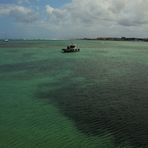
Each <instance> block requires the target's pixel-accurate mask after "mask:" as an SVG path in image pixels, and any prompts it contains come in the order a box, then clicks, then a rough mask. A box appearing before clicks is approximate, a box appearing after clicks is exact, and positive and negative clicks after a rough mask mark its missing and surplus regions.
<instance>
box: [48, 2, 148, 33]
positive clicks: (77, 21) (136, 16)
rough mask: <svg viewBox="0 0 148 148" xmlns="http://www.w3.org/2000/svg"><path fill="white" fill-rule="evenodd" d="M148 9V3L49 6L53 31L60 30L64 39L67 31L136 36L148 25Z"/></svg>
mask: <svg viewBox="0 0 148 148" xmlns="http://www.w3.org/2000/svg"><path fill="white" fill-rule="evenodd" d="M147 10H148V1H147V0H130V1H129V0H72V2H71V3H69V4H67V5H65V6H64V7H63V8H60V9H57V8H53V7H51V6H50V5H47V6H46V12H47V14H48V17H49V19H48V23H49V25H50V28H52V26H53V28H56V31H58V30H59V33H60V32H61V36H62V35H63V34H64V32H65V34H68V35H70V34H72V33H73V34H75V35H79V36H80V34H81V35H82V34H84V35H86V36H87V35H88V36H95V35H96V36H97V35H98V36H99V35H104V36H118V35H119V34H124V33H125V31H126V32H127V34H129V33H131V34H132V33H133V31H136V30H134V29H137V30H139V29H138V27H142V26H143V27H144V26H145V25H146V24H147V23H148V11H147ZM55 26H56V27H55ZM62 32H63V33H62ZM90 32H91V33H90ZM133 34H135V33H133Z"/></svg>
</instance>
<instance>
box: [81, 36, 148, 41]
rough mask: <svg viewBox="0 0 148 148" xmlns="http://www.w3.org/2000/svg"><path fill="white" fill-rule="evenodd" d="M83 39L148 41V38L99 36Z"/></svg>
mask: <svg viewBox="0 0 148 148" xmlns="http://www.w3.org/2000/svg"><path fill="white" fill-rule="evenodd" d="M82 40H103V41H144V42H148V38H127V37H121V38H118V37H97V38H83V39H82Z"/></svg>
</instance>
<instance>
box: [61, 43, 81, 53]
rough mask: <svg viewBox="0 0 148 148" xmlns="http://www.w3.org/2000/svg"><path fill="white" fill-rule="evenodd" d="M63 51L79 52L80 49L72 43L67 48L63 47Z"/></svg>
mask: <svg viewBox="0 0 148 148" xmlns="http://www.w3.org/2000/svg"><path fill="white" fill-rule="evenodd" d="M62 51H63V52H78V51H80V49H79V48H78V47H77V46H76V45H74V44H71V45H69V46H67V48H64V49H62Z"/></svg>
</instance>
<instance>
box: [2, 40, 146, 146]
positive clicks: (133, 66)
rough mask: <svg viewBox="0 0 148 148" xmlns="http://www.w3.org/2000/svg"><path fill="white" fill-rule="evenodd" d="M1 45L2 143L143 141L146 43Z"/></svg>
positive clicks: (123, 143)
mask: <svg viewBox="0 0 148 148" xmlns="http://www.w3.org/2000/svg"><path fill="white" fill-rule="evenodd" d="M74 42H75V43H77V44H78V45H79V47H80V49H81V51H80V52H77V53H67V54H64V53H62V52H61V50H60V49H62V48H64V47H65V46H66V45H67V44H69V43H70V41H9V42H7V43H4V42H1V43H0V82H1V83H0V147H2V148H3V147H4V148H20V147H22V148H26V147H29V148H33V147H36V148H40V147H42V148H44V147H45V148H47V147H53V148H61V147H64V148H75V147H82V148H83V147H84V148H86V147H88V148H98V147H99V148H116V147H121V148H122V147H123V148H125V147H126V148H127V147H129V148H139V147H140V148H146V147H148V100H147V98H148V91H147V90H148V43H145V42H114V41H84V40H76V41H74Z"/></svg>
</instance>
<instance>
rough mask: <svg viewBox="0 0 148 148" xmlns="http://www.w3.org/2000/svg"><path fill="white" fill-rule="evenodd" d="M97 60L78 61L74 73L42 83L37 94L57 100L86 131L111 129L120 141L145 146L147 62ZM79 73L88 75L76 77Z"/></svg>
mask: <svg viewBox="0 0 148 148" xmlns="http://www.w3.org/2000/svg"><path fill="white" fill-rule="evenodd" d="M113 60H114V59H113ZM95 62H96V61H81V62H80V63H81V64H79V63H77V64H76V63H75V65H76V66H74V65H72V66H73V67H72V69H73V74H72V75H69V77H65V78H62V79H60V80H59V81H58V82H56V83H48V84H47V83H46V85H44V84H43V85H40V86H39V89H38V92H37V97H38V98H42V99H43V98H45V99H48V100H49V101H50V103H53V104H55V105H56V106H57V107H58V108H59V109H60V110H61V112H63V114H64V115H66V116H67V117H68V118H69V119H71V120H72V121H73V122H74V123H75V125H76V127H77V128H78V129H79V130H80V131H81V132H83V133H85V134H87V135H105V133H108V132H109V133H110V134H111V135H113V136H114V138H115V141H114V142H115V144H117V145H118V144H122V143H124V142H128V143H130V144H131V145H132V147H133V148H139V147H141V148H145V147H146V146H147V145H148V140H147V139H148V99H147V98H148V91H147V90H148V83H147V82H148V77H147V75H148V71H147V70H146V68H147V66H146V65H141V64H140V63H136V64H137V65H133V63H132V61H128V62H124V61H122V62H119V61H117V62H115V61H112V60H111V61H105V62H104V61H101V60H100V61H98V63H96V64H95ZM103 62H104V63H103ZM102 64H104V65H103V67H101V65H102ZM88 65H89V67H88ZM119 66H120V67H119ZM116 69H118V70H120V71H118V70H116ZM77 77H84V78H85V79H84V80H83V81H75V79H76V78H77ZM63 84H64V85H63ZM52 86H54V87H53V89H51V88H52ZM56 86H57V87H56ZM59 86H61V87H59Z"/></svg>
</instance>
